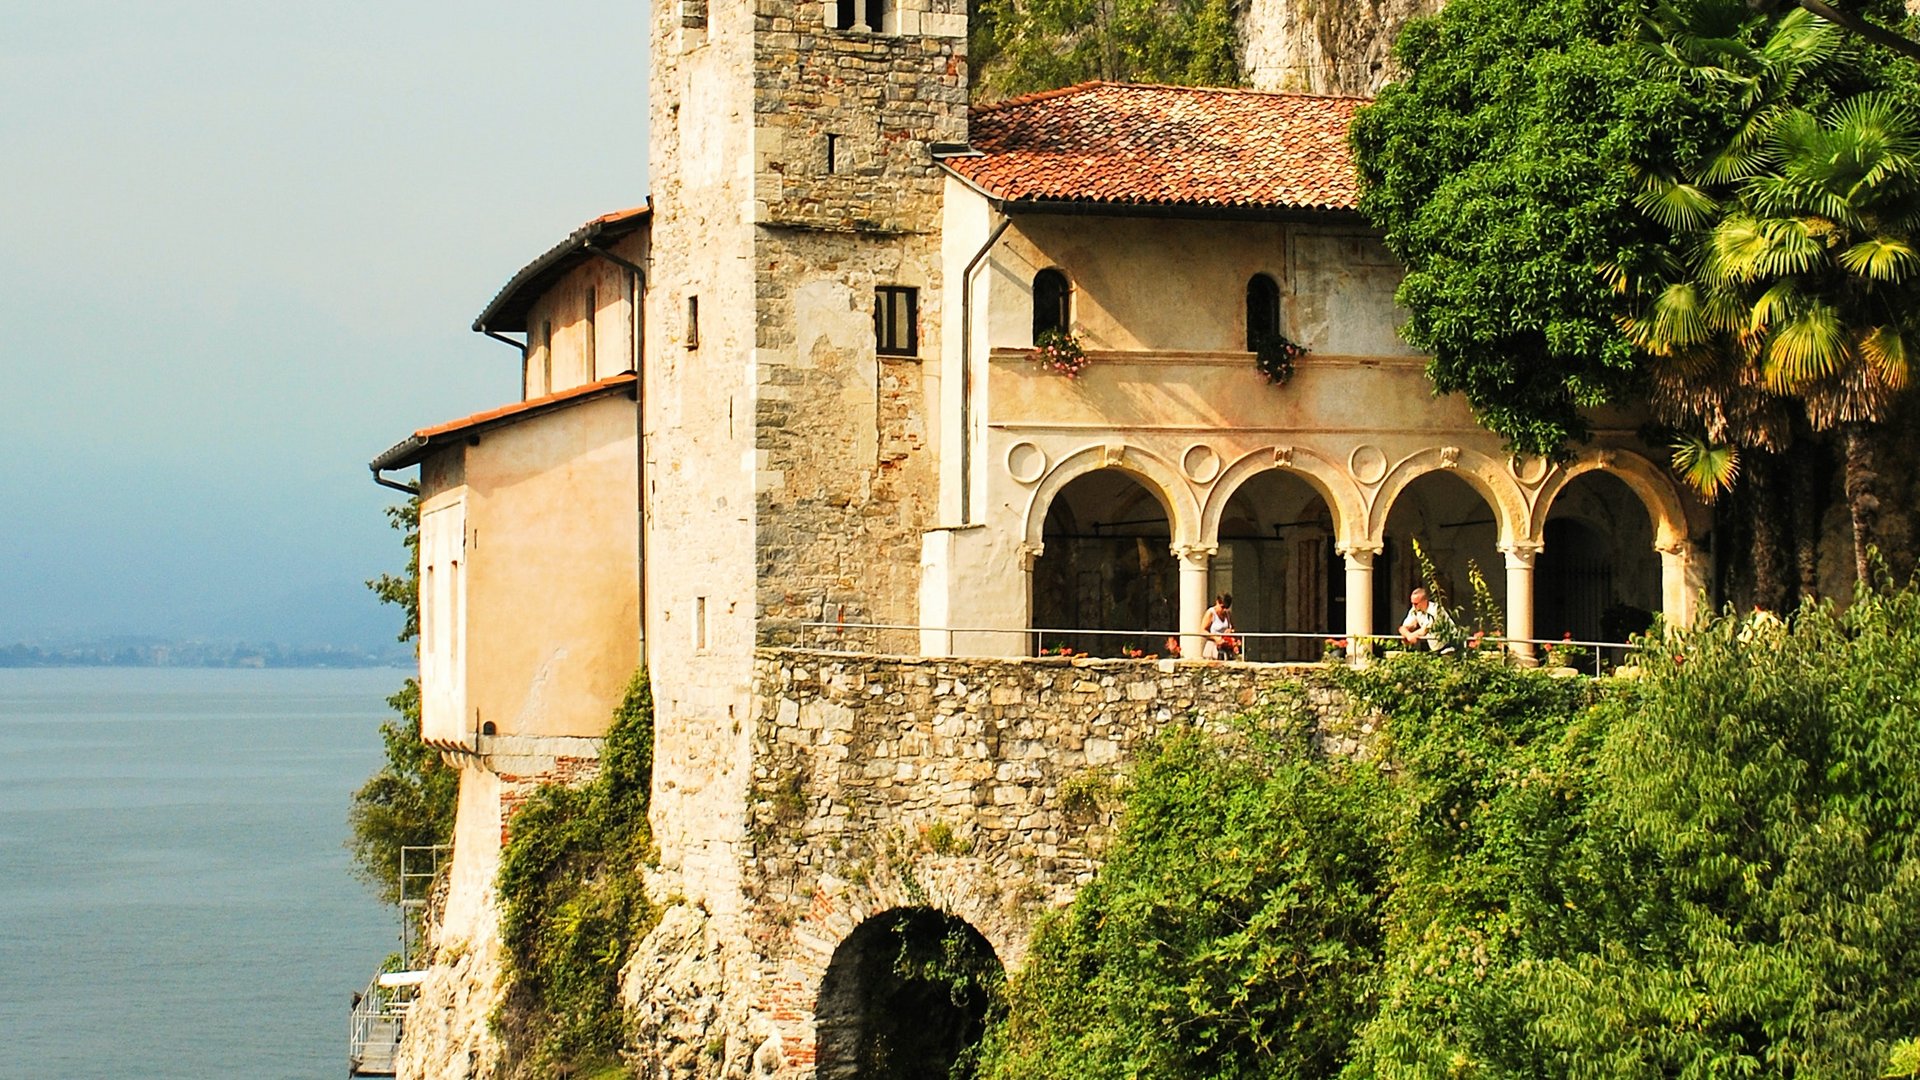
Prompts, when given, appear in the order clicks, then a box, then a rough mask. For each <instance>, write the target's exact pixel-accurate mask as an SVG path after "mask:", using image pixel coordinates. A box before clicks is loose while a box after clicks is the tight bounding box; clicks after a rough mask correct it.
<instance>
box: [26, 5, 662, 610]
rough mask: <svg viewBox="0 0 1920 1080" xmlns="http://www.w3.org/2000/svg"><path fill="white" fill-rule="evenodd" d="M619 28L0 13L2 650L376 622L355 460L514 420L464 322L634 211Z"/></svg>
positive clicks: (364, 484)
mask: <svg viewBox="0 0 1920 1080" xmlns="http://www.w3.org/2000/svg"><path fill="white" fill-rule="evenodd" d="M646 18H647V5H646V4H645V3H644V2H640V0H623V2H617V0H551V2H548V3H545V4H541V5H526V4H508V3H504V2H497V0H479V2H472V0H469V2H465V3H458V4H456V3H448V2H440V0H434V2H414V3H409V2H406V0H401V2H399V3H386V4H372V3H363V2H357V0H347V2H336V3H330V4H324V5H322V4H311V5H310V4H279V3H266V4H262V3H259V2H258V0H249V2H246V3H238V2H208V0H170V2H168V3H164V4H152V3H133V2H99V0H63V2H61V3H58V4H28V3H24V2H20V0H13V2H10V3H7V2H0V170H4V171H3V172H0V175H3V176H4V184H3V185H0V328H4V331H5V341H4V352H0V357H4V359H0V461H3V462H4V467H0V644H5V643H7V642H10V641H14V640H20V639H23V638H26V639H32V638H36V637H49V636H56V635H95V634H109V633H152V634H160V635H168V636H172V635H191V634H213V635H220V636H245V637H250V638H254V639H272V640H282V641H288V642H306V641H314V642H318V641H329V640H364V639H366V638H367V637H368V636H370V634H372V632H373V629H375V628H384V627H385V626H386V624H387V623H388V622H390V621H391V615H390V614H388V613H383V612H381V611H380V610H379V609H378V607H377V605H375V604H373V602H372V598H371V595H370V594H368V593H366V591H365V589H364V588H362V587H361V586H360V584H359V583H360V581H361V580H363V579H365V578H367V577H369V576H372V575H373V574H375V573H378V572H380V571H382V570H393V569H398V567H399V563H400V558H401V556H400V549H399V547H398V545H397V543H396V541H395V538H394V534H392V533H390V532H388V530H387V528H386V525H385V521H384V519H383V517H382V515H381V513H380V508H381V507H382V506H384V505H386V504H388V503H389V502H391V501H393V500H394V499H395V498H396V497H397V496H396V495H395V493H394V492H391V491H387V490H385V489H383V488H379V487H376V486H374V484H373V483H372V481H371V480H370V479H369V478H368V473H367V468H366V463H367V461H368V460H369V459H370V458H372V457H373V456H374V455H375V454H376V453H378V452H379V451H381V450H383V449H385V448H386V447H387V446H389V445H391V444H392V443H394V442H396V441H398V440H399V439H400V438H402V437H404V436H405V435H406V434H407V433H408V432H409V431H411V430H413V429H414V428H416V427H421V426H424V425H426V424H429V423H435V422H439V421H442V420H446V419H451V418H453V417H456V416H461V415H464V414H466V413H469V412H472V411H475V410H478V409H482V408H488V407H491V406H494V405H498V404H502V403H504V402H507V401H511V400H514V399H515V397H516V396H517V386H516V383H517V378H518V373H519V360H518V357H517V355H516V354H515V353H514V352H513V350H511V349H509V348H507V347H506V346H504V345H501V344H500V343H498V342H495V341H492V340H490V339H488V338H484V337H481V336H480V335H478V334H474V333H472V332H470V331H469V330H468V329H467V327H468V325H469V324H470V323H471V322H472V320H473V316H474V315H475V314H476V313H478V312H479V310H480V308H481V307H483V306H484V305H485V304H486V302H487V300H488V299H490V298H491V297H492V296H493V294H494V292H495V291H496V290H497V289H498V288H499V287H500V286H501V285H502V284H503V283H504V282H505V281H506V280H507V278H509V277H510V276H512V274H513V273H514V271H516V270H517V269H519V267H520V266H522V265H523V264H525V263H526V262H528V261H529V260H531V259H532V258H533V257H535V256H536V255H538V254H540V253H541V252H542V251H544V250H546V249H547V248H548V247H550V246H552V245H553V244H555V243H557V242H558V241H560V240H561V239H562V238H564V237H565V236H566V234H567V233H568V232H570V231H572V230H573V229H574V228H575V227H577V226H578V225H579V224H580V223H581V222H583V221H585V220H587V219H588V218H591V217H594V216H596V215H598V214H601V213H604V212H606V211H608V210H613V209H617V208H621V207H626V206H632V205H635V204H637V203H639V202H641V201H642V200H643V199H644V198H645V196H646V191H647V186H646V166H645V160H646V141H647V125H646V60H645V57H646Z"/></svg>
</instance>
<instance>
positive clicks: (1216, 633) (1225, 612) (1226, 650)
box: [1200, 593, 1240, 660]
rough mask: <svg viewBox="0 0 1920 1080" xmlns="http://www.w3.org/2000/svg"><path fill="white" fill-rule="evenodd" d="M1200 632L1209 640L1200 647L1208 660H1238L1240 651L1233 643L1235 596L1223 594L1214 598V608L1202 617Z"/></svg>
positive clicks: (1203, 655)
mask: <svg viewBox="0 0 1920 1080" xmlns="http://www.w3.org/2000/svg"><path fill="white" fill-rule="evenodd" d="M1200 632H1201V633H1202V634H1204V635H1206V638H1207V640H1206V641H1205V642H1204V643H1203V644H1202V645H1201V646H1200V655H1201V657H1203V658H1204V659H1207V660H1238V659H1239V658H1240V652H1239V649H1238V648H1237V647H1236V646H1235V643H1234V641H1233V594H1232V593H1221V594H1220V595H1219V596H1216V597H1214V598H1213V606H1212V607H1210V608H1208V609H1207V611H1206V614H1204V615H1202V616H1200Z"/></svg>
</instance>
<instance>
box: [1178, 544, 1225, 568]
mask: <svg viewBox="0 0 1920 1080" xmlns="http://www.w3.org/2000/svg"><path fill="white" fill-rule="evenodd" d="M1219 553H1220V549H1219V548H1218V547H1214V546H1211V545H1207V544H1175V545H1173V555H1174V558H1177V559H1179V560H1180V561H1181V562H1186V563H1201V564H1203V565H1204V564H1205V562H1206V560H1208V559H1211V558H1213V557H1214V556H1215V555H1218V554H1219Z"/></svg>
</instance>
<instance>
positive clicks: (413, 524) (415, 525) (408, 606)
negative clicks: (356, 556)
mask: <svg viewBox="0 0 1920 1080" xmlns="http://www.w3.org/2000/svg"><path fill="white" fill-rule="evenodd" d="M386 514H387V524H388V525H390V526H392V527H393V529H394V531H395V532H398V533H399V534H400V535H401V536H402V537H404V538H405V539H404V541H403V542H404V543H405V544H406V546H407V572H406V573H405V574H401V575H397V576H396V575H394V574H381V575H380V576H379V577H377V578H374V579H372V580H370V581H368V582H367V588H369V589H372V590H373V593H374V595H375V596H378V597H379V598H380V602H381V603H383V604H392V605H394V606H395V607H398V608H399V609H400V611H401V614H402V616H403V619H402V621H401V623H400V636H399V637H398V638H397V639H396V640H399V641H412V640H413V639H415V638H417V637H419V636H420V497H419V496H417V495H416V496H414V497H413V498H411V499H408V500H407V501H406V502H404V503H402V504H400V505H399V506H389V507H387V508H386Z"/></svg>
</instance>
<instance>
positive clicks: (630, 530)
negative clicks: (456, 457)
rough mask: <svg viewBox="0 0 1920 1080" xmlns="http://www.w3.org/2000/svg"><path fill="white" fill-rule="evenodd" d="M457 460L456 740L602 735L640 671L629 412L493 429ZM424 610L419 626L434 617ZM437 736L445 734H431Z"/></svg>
mask: <svg viewBox="0 0 1920 1080" xmlns="http://www.w3.org/2000/svg"><path fill="white" fill-rule="evenodd" d="M452 452H455V453H463V454H464V456H465V459H466V460H465V479H466V484H465V485H464V487H463V488H460V489H457V490H458V491H459V492H460V493H461V498H462V502H463V503H464V506H465V515H466V543H465V549H466V567H465V577H466V586H465V588H466V597H467V600H466V606H465V612H466V615H465V624H466V631H465V635H466V645H467V648H466V652H465V655H464V657H463V658H462V666H463V671H464V683H465V702H466V705H467V712H466V714H465V715H464V716H463V717H462V727H461V729H460V732H459V735H460V739H459V741H460V742H461V743H463V744H465V745H468V746H471V745H473V740H474V738H476V737H478V736H479V735H480V734H481V733H483V732H487V731H488V725H492V733H497V734H499V735H525V736H548V735H572V736H598V735H602V734H604V733H605V731H606V725H607V718H608V716H609V715H610V714H611V712H612V710H613V707H614V706H615V705H617V704H618V703H619V702H620V699H621V695H622V693H623V691H624V690H625V688H626V683H627V679H628V678H629V676H631V675H632V673H633V670H634V668H635V666H636V665H637V663H638V632H639V572H640V567H639V511H638V498H637V480H636V465H637V463H638V454H637V450H636V439H635V428H634V405H633V402H632V401H630V400H628V399H627V398H626V397H624V396H620V395H615V396H611V397H604V398H599V399H595V400H591V401H585V402H581V403H579V404H577V405H573V406H570V407H568V408H565V409H562V410H559V411H556V412H551V413H547V414H544V415H541V416H536V417H532V418H529V419H526V420H523V421H521V422H519V423H515V424H511V425H508V426H505V427H500V428H496V429H494V430H492V431H488V432H486V433H484V434H483V435H481V436H480V437H479V442H478V445H467V446H462V447H459V448H457V449H456V450H455V451H452ZM433 616H434V612H433V611H432V610H431V605H429V607H428V608H427V609H424V610H423V611H422V618H423V619H425V618H432V617H433ZM436 732H437V733H438V734H441V735H442V736H444V735H445V734H447V733H445V732H438V731H437V729H436Z"/></svg>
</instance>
